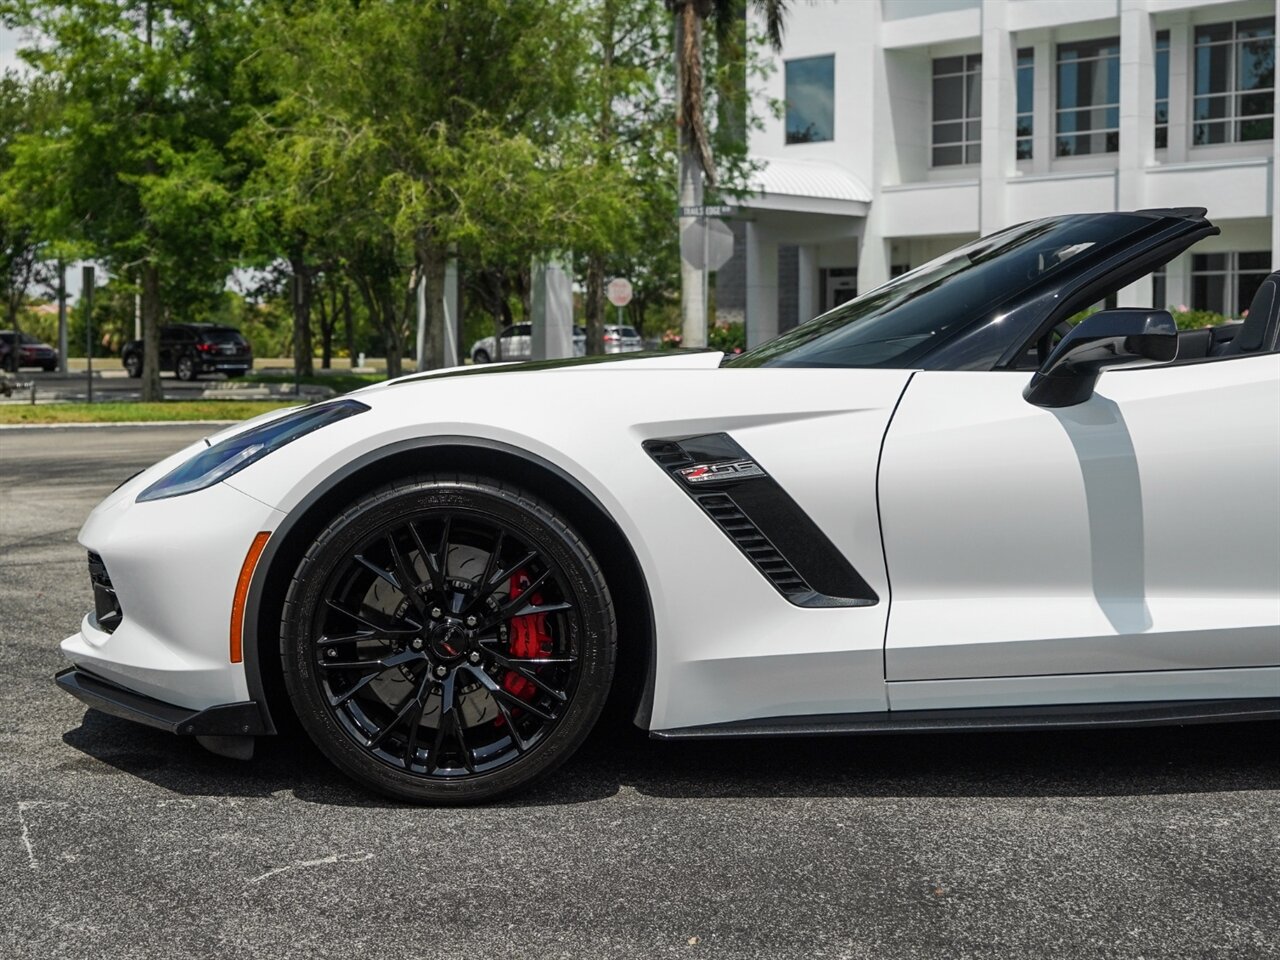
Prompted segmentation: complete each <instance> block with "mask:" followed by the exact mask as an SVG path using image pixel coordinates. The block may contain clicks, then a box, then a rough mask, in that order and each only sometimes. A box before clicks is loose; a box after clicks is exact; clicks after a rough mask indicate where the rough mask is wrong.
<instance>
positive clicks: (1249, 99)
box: [1193, 18, 1276, 146]
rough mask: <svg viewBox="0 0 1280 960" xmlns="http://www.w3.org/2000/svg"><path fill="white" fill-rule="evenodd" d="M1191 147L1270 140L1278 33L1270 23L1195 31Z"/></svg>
mask: <svg viewBox="0 0 1280 960" xmlns="http://www.w3.org/2000/svg"><path fill="white" fill-rule="evenodd" d="M1195 58H1196V67H1195V74H1196V92H1195V104H1194V115H1193V116H1194V122H1195V127H1194V133H1193V142H1194V143H1195V144H1196V145H1197V146H1200V145H1203V144H1209V143H1237V142H1239V141H1243V140H1270V139H1271V137H1272V136H1273V134H1274V127H1275V113H1274V103H1275V89H1276V30H1275V22H1274V21H1273V20H1272V19H1271V18H1262V19H1259V20H1237V21H1236V22H1234V23H1214V24H1208V25H1206V26H1202V27H1196V43H1195Z"/></svg>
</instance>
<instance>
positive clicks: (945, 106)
mask: <svg viewBox="0 0 1280 960" xmlns="http://www.w3.org/2000/svg"><path fill="white" fill-rule="evenodd" d="M981 160H982V54H980V53H973V54H969V55H968V56H964V57H940V58H938V59H937V60H934V61H933V165H934V166H935V167H951V166H955V165H956V164H961V163H978V162H979V161H981Z"/></svg>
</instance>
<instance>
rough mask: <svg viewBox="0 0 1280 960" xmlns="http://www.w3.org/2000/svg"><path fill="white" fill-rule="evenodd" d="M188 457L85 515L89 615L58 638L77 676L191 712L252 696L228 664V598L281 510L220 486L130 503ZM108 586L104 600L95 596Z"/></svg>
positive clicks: (148, 474)
mask: <svg viewBox="0 0 1280 960" xmlns="http://www.w3.org/2000/svg"><path fill="white" fill-rule="evenodd" d="M200 447H203V442H201V443H199V444H198V445H196V446H195V447H194V449H199V448H200ZM191 452H193V449H191V448H189V449H188V450H187V451H183V452H181V453H179V454H177V455H175V456H174V457H172V458H169V459H168V460H166V461H164V462H162V463H161V464H158V465H157V466H155V467H152V468H151V469H150V470H147V471H145V472H144V473H142V474H141V475H139V476H138V477H135V478H134V479H132V480H130V481H128V482H127V483H125V484H124V485H123V486H122V487H121V488H120V489H118V490H117V491H116V492H115V493H113V494H111V495H110V496H108V497H107V499H106V500H104V501H103V502H102V503H101V504H100V505H99V506H98V507H97V509H95V510H94V511H93V513H92V514H91V515H90V516H89V519H88V521H87V522H86V523H85V525H84V528H83V529H82V530H81V531H80V542H81V543H82V544H84V546H85V547H87V548H88V549H89V550H90V551H92V552H93V553H94V554H96V555H97V556H96V558H95V559H96V560H97V562H98V563H99V564H100V565H101V566H102V568H103V569H102V575H101V577H100V580H101V582H100V583H96V584H95V600H96V601H98V602H97V604H96V606H98V610H97V611H95V612H94V613H91V614H89V615H88V616H86V617H85V618H84V620H83V621H82V622H81V624H80V630H79V631H78V632H77V633H75V634H73V635H71V636H70V637H67V639H66V640H64V641H63V642H62V653H63V655H64V656H65V657H66V658H67V659H68V660H69V661H71V664H72V665H73V666H74V667H75V668H76V669H77V670H79V671H81V672H82V673H88V674H90V675H92V676H93V677H95V678H97V679H99V680H104V681H106V682H108V683H110V684H112V685H113V686H115V687H118V688H121V689H124V690H127V691H130V692H132V693H135V694H137V695H139V696H142V697H146V698H148V699H150V700H154V701H157V702H160V703H164V704H173V705H175V706H177V707H179V708H182V709H184V710H188V711H192V712H199V711H202V710H205V709H207V708H211V707H216V706H220V705H225V704H235V703H244V702H248V701H251V700H253V699H254V697H255V695H254V694H253V693H251V691H250V687H249V683H248V678H247V676H246V673H245V665H244V664H243V663H238V662H233V661H232V659H231V654H230V646H229V634H230V626H231V610H232V601H233V595H234V593H235V585H236V580H237V578H238V576H239V573H240V567H241V565H242V564H243V562H244V558H245V554H246V552H247V551H248V549H249V546H250V544H251V543H252V542H253V539H254V537H255V535H256V534H257V533H258V532H260V531H264V530H265V531H270V530H274V529H275V528H276V527H277V526H278V525H279V523H280V520H281V519H283V514H281V513H280V512H278V511H276V510H274V509H272V508H271V507H268V506H267V505H266V504H263V503H261V502H259V501H257V500H254V499H253V498H252V497H248V496H246V495H244V494H242V493H240V492H239V491H237V490H234V489H232V488H231V487H229V486H227V485H226V484H223V483H219V484H215V485H214V486H212V487H210V488H208V489H207V490H201V491H198V492H195V493H191V494H188V495H186V496H181V497H173V498H169V499H165V500H157V501H154V502H143V503H138V502H137V501H136V498H137V495H138V493H140V492H141V491H142V490H143V489H145V488H146V487H147V486H148V485H150V484H151V483H152V482H154V481H155V480H156V479H157V478H158V477H159V476H163V475H164V473H165V472H167V470H168V469H171V468H172V467H173V466H175V465H176V463H177V462H181V461H183V460H184V459H185V458H186V457H188V456H190V454H191ZM106 571H110V574H109V588H108V587H107V581H106ZM100 588H101V589H100ZM107 589H109V592H110V597H106V596H104V595H101V594H104V591H106V590H107ZM104 601H109V602H104ZM104 610H105V612H106V614H107V616H106V617H105V618H103V617H102V616H101V615H102V613H103V612H104ZM112 614H114V617H113V616H112Z"/></svg>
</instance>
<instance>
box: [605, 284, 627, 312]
mask: <svg viewBox="0 0 1280 960" xmlns="http://www.w3.org/2000/svg"><path fill="white" fill-rule="evenodd" d="M605 296H606V297H608V298H609V302H610V303H612V304H613V305H614V306H615V307H625V306H626V305H627V304H628V303H630V302H631V281H630V280H627V279H625V278H623V277H614V278H613V279H612V280H610V281H609V285H608V286H607V287H605Z"/></svg>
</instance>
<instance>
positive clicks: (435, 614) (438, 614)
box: [431, 607, 444, 620]
mask: <svg viewBox="0 0 1280 960" xmlns="http://www.w3.org/2000/svg"><path fill="white" fill-rule="evenodd" d="M443 614H444V611H443V610H441V609H440V608H439V607H432V608H431V616H433V617H434V618H435V619H437V620H439V619H440V617H441V616H443Z"/></svg>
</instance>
